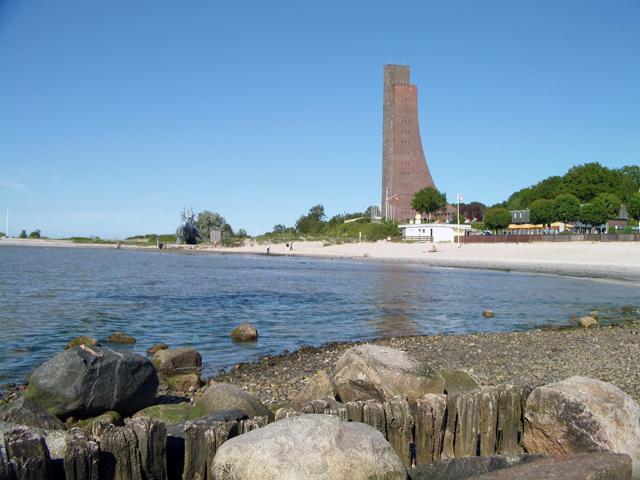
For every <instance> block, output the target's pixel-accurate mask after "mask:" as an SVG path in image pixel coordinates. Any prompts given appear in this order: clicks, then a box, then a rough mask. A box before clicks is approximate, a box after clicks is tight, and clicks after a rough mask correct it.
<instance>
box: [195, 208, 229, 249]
mask: <svg viewBox="0 0 640 480" xmlns="http://www.w3.org/2000/svg"><path fill="white" fill-rule="evenodd" d="M196 228H197V229H198V237H199V240H200V241H201V242H202V241H205V242H208V241H209V239H210V238H211V236H210V234H211V230H213V229H214V228H219V229H220V230H221V233H222V235H226V236H233V229H232V228H231V225H229V224H228V223H227V221H226V220H225V218H224V217H223V216H222V215H220V214H219V213H217V212H211V211H209V210H203V211H202V212H200V213H199V214H198V216H197V217H196Z"/></svg>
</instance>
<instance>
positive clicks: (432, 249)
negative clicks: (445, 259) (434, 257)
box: [427, 243, 438, 253]
mask: <svg viewBox="0 0 640 480" xmlns="http://www.w3.org/2000/svg"><path fill="white" fill-rule="evenodd" d="M437 251H438V247H436V244H435V243H434V244H433V245H432V246H431V248H430V249H429V250H427V253H436V252H437Z"/></svg>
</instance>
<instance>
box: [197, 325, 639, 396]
mask: <svg viewBox="0 0 640 480" xmlns="http://www.w3.org/2000/svg"><path fill="white" fill-rule="evenodd" d="M258 341H259V340H258ZM639 341H640V318H638V319H636V320H632V321H629V322H626V323H625V324H623V325H605V326H596V327H592V328H589V329H585V328H581V327H572V326H569V327H567V328H559V329H551V328H549V329H545V328H536V329H533V330H526V331H520V332H509V333H505V332H501V333H471V334H441V335H419V336H405V337H383V338H376V339H372V340H367V341H355V342H330V343H326V344H324V345H321V346H318V347H302V348H300V349H298V350H295V351H293V352H288V351H284V352H282V353H280V354H277V355H271V356H269V355H265V356H263V357H260V358H259V359H257V360H255V361H253V362H245V363H239V364H236V365H235V366H234V367H232V368H230V369H227V370H224V371H220V372H219V373H218V374H216V375H214V376H212V377H210V378H207V379H206V384H209V383H210V382H227V383H233V384H235V385H238V386H240V387H242V388H243V389H245V390H247V391H250V392H253V393H254V394H255V395H257V396H258V397H259V398H260V399H261V400H262V401H263V402H264V403H265V404H266V405H268V406H269V407H271V408H277V407H280V406H284V405H286V404H287V403H288V401H290V400H291V399H292V398H293V397H294V396H295V395H296V394H297V393H298V392H299V391H301V390H302V388H303V387H304V386H305V383H306V381H307V380H308V379H309V378H311V377H312V376H313V375H314V374H315V373H316V372H317V371H318V370H325V371H326V372H327V373H328V374H329V375H333V374H334V373H335V365H336V362H337V360H338V358H339V357H340V356H341V355H342V353H344V352H345V351H346V350H347V349H349V348H351V347H353V346H355V345H361V344H365V343H369V344H374V345H383V346H389V347H392V348H396V349H400V350H403V351H407V352H408V353H410V354H412V355H414V356H415V357H416V358H418V359H421V360H423V361H426V362H428V363H429V365H430V366H432V367H433V368H436V369H461V370H464V371H466V372H467V373H469V374H470V375H471V376H472V377H474V378H475V380H476V381H477V382H478V383H479V384H480V385H482V386H492V385H504V384H513V385H541V384H544V383H552V382H556V381H561V380H564V379H565V378H568V377H570V376H574V375H580V376H588V377H592V378H597V379H600V380H603V381H606V382H611V383H613V384H615V385H617V386H618V387H619V388H621V389H622V390H624V391H625V392H627V393H628V394H629V395H631V396H632V397H634V398H635V399H636V401H640V372H638V371H637V370H636V369H635V368H633V365H638V363H640V348H638V343H639ZM205 388H206V387H205Z"/></svg>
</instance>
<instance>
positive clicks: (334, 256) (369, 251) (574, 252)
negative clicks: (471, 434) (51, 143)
mask: <svg viewBox="0 0 640 480" xmlns="http://www.w3.org/2000/svg"><path fill="white" fill-rule="evenodd" d="M115 245H116V244H115V243H112V244H91V243H73V242H71V241H67V240H50V239H47V240H39V239H2V240H0V247H2V246H18V247H55V248H61V247H66V248H101V249H115ZM428 246H429V245H428V244H426V243H396V242H384V241H383V242H376V243H360V244H358V243H356V244H351V243H350V244H339V245H328V246H324V245H323V244H322V242H316V241H310V242H295V249H294V251H287V250H286V249H285V246H284V245H283V244H273V245H272V250H273V251H272V252H270V254H267V253H266V246H265V245H253V246H249V245H247V246H242V247H217V248H214V247H210V246H196V247H192V246H184V245H168V246H165V248H164V249H163V250H162V251H163V252H168V253H180V254H182V253H185V254H207V253H208V254H218V255H248V256H255V255H258V256H261V257H291V258H313V259H322V260H334V261H335V260H350V261H367V262H370V261H373V262H380V263H388V264H397V265H412V266H431V267H437V268H456V269H476V270H493V271H500V272H505V273H508V272H520V273H531V274H539V275H557V276H563V277H573V278H585V279H590V280H605V281H615V282H624V283H632V284H640V242H615V243H614V242H567V243H555V242H535V243H525V244H505V243H495V244H463V245H462V246H460V247H459V246H458V245H455V244H439V245H438V250H439V251H438V252H436V253H432V254H430V253H425V251H426V249H427V248H428ZM121 249H122V250H140V251H157V247H155V246H150V245H124V244H123V245H122V246H121ZM280 250H282V251H280ZM600 256H603V257H604V258H599V257H600Z"/></svg>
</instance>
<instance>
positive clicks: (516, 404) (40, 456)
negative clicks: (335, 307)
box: [0, 386, 532, 480]
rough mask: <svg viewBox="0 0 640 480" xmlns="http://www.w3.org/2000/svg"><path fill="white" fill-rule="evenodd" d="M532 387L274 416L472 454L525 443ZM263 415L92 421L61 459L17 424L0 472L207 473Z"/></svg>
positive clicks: (415, 450) (325, 406) (428, 455)
mask: <svg viewBox="0 0 640 480" xmlns="http://www.w3.org/2000/svg"><path fill="white" fill-rule="evenodd" d="M531 390H532V388H531V387H522V386H503V387H485V388H483V389H481V390H479V391H474V392H466V393H461V394H458V395H448V396H447V395H435V394H433V395H426V396H425V397H424V398H422V399H419V400H417V401H416V402H412V404H411V405H410V404H409V403H408V402H407V401H406V400H405V399H404V398H401V397H396V398H393V399H391V400H389V401H386V402H383V403H380V402H376V401H372V400H369V401H358V402H348V403H346V404H344V405H341V404H337V403H336V402H330V401H325V400H316V401H313V402H311V403H309V404H307V405H305V406H304V407H303V408H302V411H301V412H296V411H293V410H289V409H281V410H279V411H278V412H277V414H276V417H275V421H279V420H282V419H283V418H286V417H289V416H295V415H299V414H300V413H322V414H328V415H336V416H338V417H341V418H342V419H344V420H347V421H355V422H363V423H366V424H368V425H371V426H372V427H374V428H376V429H378V430H379V431H380V432H382V434H383V435H384V436H385V437H386V438H387V440H388V441H389V443H390V444H391V446H392V447H393V448H394V450H395V451H396V452H397V453H398V455H399V456H400V457H401V458H402V460H403V461H404V463H405V465H407V467H410V466H412V465H419V464H423V463H430V462H433V461H437V460H440V459H442V458H454V457H464V456H476V455H493V454H504V455H513V454H518V453H521V452H522V451H523V449H522V447H521V439H522V435H523V432H524V423H523V412H524V404H525V402H526V399H527V396H528V395H529V393H530V391H531ZM267 423H268V420H267V417H255V418H252V419H245V420H239V421H229V422H215V423H205V422H199V421H193V422H188V423H186V424H185V427H184V432H183V433H184V435H172V434H167V431H166V427H165V425H164V423H162V422H161V421H158V420H155V419H151V418H135V419H131V420H129V421H127V423H126V425H124V426H120V427H118V426H115V425H111V424H109V423H106V422H101V421H98V422H96V423H94V424H93V427H92V431H91V432H90V433H86V432H82V431H80V430H77V429H75V430H72V431H71V432H70V433H69V434H68V437H67V442H66V449H65V454H64V458H63V459H54V460H52V459H51V458H50V454H49V451H48V449H47V446H46V444H45V441H44V439H43V437H42V435H41V434H39V433H38V432H37V431H35V430H30V429H28V428H26V427H18V428H16V429H14V430H11V431H9V432H7V433H6V434H5V452H2V451H1V450H2V449H0V480H13V479H15V480H21V479H28V478H29V479H30V478H43V479H44V478H66V479H67V480H81V479H82V480H111V479H117V480H125V479H131V480H138V479H139V480H167V479H180V478H182V479H202V480H204V479H207V478H209V479H211V478H212V477H211V476H210V474H209V472H211V471H212V468H211V464H212V462H213V457H214V455H215V453H216V451H217V449H218V448H219V447H220V445H222V443H224V442H225V441H226V440H228V439H229V438H232V437H234V436H237V435H242V434H244V433H246V432H248V431H251V430H254V429H256V428H261V427H263V426H265V425H266V424H267Z"/></svg>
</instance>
